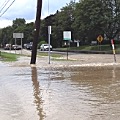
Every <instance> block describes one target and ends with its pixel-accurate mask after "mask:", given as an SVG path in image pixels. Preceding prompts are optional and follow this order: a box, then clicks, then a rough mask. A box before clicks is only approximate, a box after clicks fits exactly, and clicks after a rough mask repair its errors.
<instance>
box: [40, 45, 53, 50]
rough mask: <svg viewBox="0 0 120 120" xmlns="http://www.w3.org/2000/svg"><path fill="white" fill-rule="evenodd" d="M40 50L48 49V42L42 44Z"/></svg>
mask: <svg viewBox="0 0 120 120" xmlns="http://www.w3.org/2000/svg"><path fill="white" fill-rule="evenodd" d="M40 50H41V51H48V50H49V44H42V45H41V46H40ZM50 50H52V46H51V45H50Z"/></svg>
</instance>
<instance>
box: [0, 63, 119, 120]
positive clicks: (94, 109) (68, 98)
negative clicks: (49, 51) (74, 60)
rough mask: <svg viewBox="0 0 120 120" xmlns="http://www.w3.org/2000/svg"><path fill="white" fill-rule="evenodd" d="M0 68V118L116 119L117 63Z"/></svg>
mask: <svg viewBox="0 0 120 120" xmlns="http://www.w3.org/2000/svg"><path fill="white" fill-rule="evenodd" d="M0 67H1V69H0V120H120V68H119V67H117V66H108V67H107V66H105V67H100V66H99V67H76V68H73V67H72V68H69V69H68V68H54V69H47V68H46V69H45V68H44V69H43V68H39V67H37V68H36V67H32V68H31V67H10V66H8V65H5V64H3V63H0Z"/></svg>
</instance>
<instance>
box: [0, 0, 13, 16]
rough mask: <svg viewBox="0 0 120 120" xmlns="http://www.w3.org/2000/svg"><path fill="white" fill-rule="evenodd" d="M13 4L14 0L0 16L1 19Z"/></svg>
mask: <svg viewBox="0 0 120 120" xmlns="http://www.w3.org/2000/svg"><path fill="white" fill-rule="evenodd" d="M14 2H15V0H13V1H12V2H11V4H10V5H9V6H8V7H7V8H6V9H5V11H4V12H3V13H2V14H1V15H0V17H2V16H3V15H4V14H5V13H6V12H7V10H8V9H9V8H10V7H11V6H12V5H13V3H14Z"/></svg>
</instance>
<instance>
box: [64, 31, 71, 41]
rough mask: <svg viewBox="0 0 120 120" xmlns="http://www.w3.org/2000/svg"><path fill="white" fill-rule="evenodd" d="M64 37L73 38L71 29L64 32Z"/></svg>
mask: <svg viewBox="0 0 120 120" xmlns="http://www.w3.org/2000/svg"><path fill="white" fill-rule="evenodd" d="M63 39H64V40H71V31H64V32H63Z"/></svg>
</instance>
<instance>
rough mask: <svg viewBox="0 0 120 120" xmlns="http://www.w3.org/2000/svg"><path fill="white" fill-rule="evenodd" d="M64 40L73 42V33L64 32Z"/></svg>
mask: <svg viewBox="0 0 120 120" xmlns="http://www.w3.org/2000/svg"><path fill="white" fill-rule="evenodd" d="M63 40H66V41H70V40H71V31H64V32H63ZM67 60H68V42H67Z"/></svg>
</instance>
